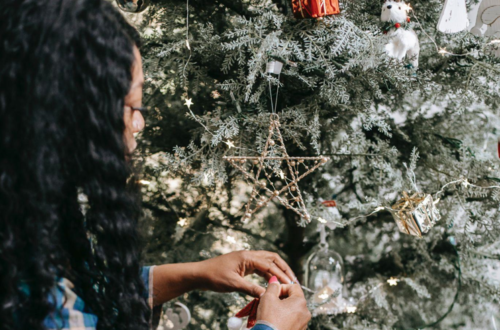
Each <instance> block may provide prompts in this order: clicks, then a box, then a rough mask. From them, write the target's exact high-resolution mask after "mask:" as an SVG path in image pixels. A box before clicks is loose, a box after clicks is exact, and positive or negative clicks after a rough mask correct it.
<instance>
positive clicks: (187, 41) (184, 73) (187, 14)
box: [182, 0, 192, 88]
mask: <svg viewBox="0 0 500 330" xmlns="http://www.w3.org/2000/svg"><path fill="white" fill-rule="evenodd" d="M186 47H187V49H188V50H189V57H188V59H187V61H186V64H184V69H183V71H182V75H183V76H184V78H186V68H187V66H188V64H189V61H191V56H192V52H191V45H190V43H189V0H186ZM188 88H189V86H188Z"/></svg>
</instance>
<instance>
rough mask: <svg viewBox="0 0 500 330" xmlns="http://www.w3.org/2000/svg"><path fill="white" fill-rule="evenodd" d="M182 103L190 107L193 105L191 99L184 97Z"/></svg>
mask: <svg viewBox="0 0 500 330" xmlns="http://www.w3.org/2000/svg"><path fill="white" fill-rule="evenodd" d="M184 105H185V106H187V107H188V108H189V109H191V106H192V105H193V99H186V102H185V103H184Z"/></svg>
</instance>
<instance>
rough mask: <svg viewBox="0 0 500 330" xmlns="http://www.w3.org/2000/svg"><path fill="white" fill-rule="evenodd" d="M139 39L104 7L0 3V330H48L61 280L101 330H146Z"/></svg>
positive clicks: (100, 1) (80, 0) (51, 1)
mask: <svg viewBox="0 0 500 330" xmlns="http://www.w3.org/2000/svg"><path fill="white" fill-rule="evenodd" d="M131 31H132V28H131V27H130V26H129V25H128V24H127V23H126V22H125V20H124V19H123V17H122V16H121V15H120V14H119V13H117V12H116V10H115V9H114V8H113V7H112V6H111V5H110V4H109V3H107V2H105V1H104V0H1V4H0V329H1V330H6V329H30V330H33V329H34V330H37V329H43V326H42V321H43V320H44V318H45V317H46V316H47V315H48V314H49V313H52V312H54V313H57V310H55V307H54V306H53V304H52V303H51V299H50V297H49V296H50V292H51V290H52V289H53V288H54V287H55V284H56V281H57V280H58V279H60V278H62V277H65V278H68V279H69V280H71V281H72V282H74V284H75V289H74V290H76V291H77V294H78V295H79V296H80V297H81V298H82V299H83V300H84V302H85V303H86V305H87V306H88V307H89V309H90V310H91V312H92V313H93V314H95V315H96V316H97V317H98V318H99V321H98V327H97V328H98V329H119V330H126V329H131V330H132V329H133V330H141V329H146V328H147V325H148V322H147V313H148V307H147V305H146V302H145V299H144V292H145V291H144V290H145V288H144V285H143V283H142V282H141V278H140V267H139V262H138V259H139V258H138V257H139V255H138V254H139V253H138V250H139V249H138V243H137V241H138V239H137V237H136V236H137V234H136V219H137V216H138V213H139V212H138V210H139V209H138V207H137V205H138V203H137V197H135V196H136V194H135V193H133V191H131V190H130V189H128V184H127V180H128V179H129V178H130V176H131V173H132V171H131V169H130V167H129V166H128V165H127V163H126V161H125V144H124V141H123V131H124V121H123V106H124V97H125V96H126V94H127V93H128V91H129V88H130V83H131V67H132V65H133V61H134V55H133V46H134V40H133V39H134V37H135V36H134V35H131ZM79 192H80V193H83V194H85V195H86V196H87V198H88V206H89V207H88V211H87V213H86V214H83V212H82V210H81V208H80V205H79V203H78V194H79Z"/></svg>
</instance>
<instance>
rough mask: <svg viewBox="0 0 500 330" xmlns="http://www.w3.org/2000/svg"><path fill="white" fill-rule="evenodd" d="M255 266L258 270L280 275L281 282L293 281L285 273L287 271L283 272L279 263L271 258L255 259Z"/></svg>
mask: <svg viewBox="0 0 500 330" xmlns="http://www.w3.org/2000/svg"><path fill="white" fill-rule="evenodd" d="M254 266H255V270H256V271H257V270H258V271H261V272H263V273H269V274H272V275H274V276H276V277H278V279H279V280H280V282H281V283H287V284H288V283H292V280H291V279H290V278H289V277H288V276H287V275H286V274H285V272H283V271H282V270H281V268H279V267H278V265H276V264H275V263H274V262H272V261H270V260H255V261H254Z"/></svg>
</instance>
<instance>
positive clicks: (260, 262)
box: [252, 251, 295, 284]
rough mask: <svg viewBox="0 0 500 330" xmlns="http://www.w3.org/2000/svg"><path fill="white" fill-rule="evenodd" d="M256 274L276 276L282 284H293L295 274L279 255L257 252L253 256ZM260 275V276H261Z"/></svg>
mask: <svg viewBox="0 0 500 330" xmlns="http://www.w3.org/2000/svg"><path fill="white" fill-rule="evenodd" d="M252 255H253V258H252V259H253V260H252V261H253V265H254V268H255V269H254V272H255V273H257V274H258V272H261V273H263V274H265V273H270V274H271V275H276V276H277V277H278V279H279V280H280V281H281V282H282V283H287V284H288V283H292V281H293V280H294V279H295V274H294V273H293V272H292V269H291V268H290V266H288V264H287V263H286V262H285V261H284V260H283V259H281V257H280V256H279V255H278V254H277V253H273V252H267V251H256V252H254V253H253V254H252ZM259 275H260V274H259Z"/></svg>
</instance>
